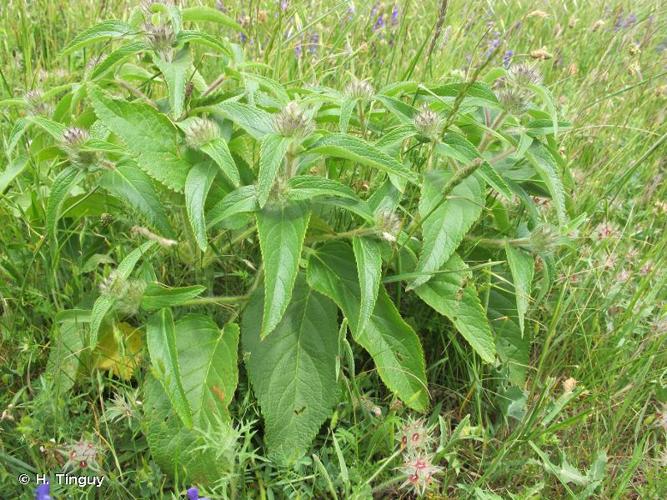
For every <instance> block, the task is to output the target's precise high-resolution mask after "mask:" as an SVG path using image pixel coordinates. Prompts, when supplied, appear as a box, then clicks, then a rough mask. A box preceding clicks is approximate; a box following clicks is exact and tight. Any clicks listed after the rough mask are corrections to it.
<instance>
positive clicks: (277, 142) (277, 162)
mask: <svg viewBox="0 0 667 500" xmlns="http://www.w3.org/2000/svg"><path fill="white" fill-rule="evenodd" d="M289 145H290V139H289V138H287V137H283V136H280V135H276V134H270V135H267V136H265V137H264V138H263V139H262V144H261V146H260V148H259V174H258V175H257V201H258V202H259V206H260V207H263V206H264V204H265V203H266V200H268V199H269V194H271V188H272V187H273V183H274V181H275V179H276V175H277V174H278V170H279V169H280V166H281V165H282V163H283V158H285V153H287V148H288V147H289Z"/></svg>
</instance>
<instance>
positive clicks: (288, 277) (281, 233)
mask: <svg viewBox="0 0 667 500" xmlns="http://www.w3.org/2000/svg"><path fill="white" fill-rule="evenodd" d="M255 216H256V218H257V233H258V235H259V247H260V249H261V251H262V262H263V265H264V290H265V296H264V299H265V304H264V316H263V318H262V328H261V336H262V337H265V336H267V335H268V334H269V333H271V332H272V331H273V329H274V328H275V327H276V325H277V324H278V323H279V322H280V320H281V319H282V317H283V314H284V313H285V310H286V309H287V305H288V304H289V302H290V298H291V296H292V288H293V287H294V282H295V281H296V276H297V271H298V269H299V259H300V258H301V250H302V248H303V240H304V238H305V236H306V230H307V229H308V220H309V219H310V210H308V208H307V207H306V205H304V204H302V203H292V204H289V205H275V206H274V205H267V206H266V207H264V209H263V210H261V211H258V212H257V213H256V214H255Z"/></svg>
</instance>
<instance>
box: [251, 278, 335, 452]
mask: <svg viewBox="0 0 667 500" xmlns="http://www.w3.org/2000/svg"><path fill="white" fill-rule="evenodd" d="M264 302H265V300H264V297H262V293H261V292H259V293H256V294H255V295H254V296H253V298H252V299H251V301H250V303H249V304H248V307H247V309H246V311H245V314H244V315H243V323H242V333H243V350H244V351H245V352H246V353H248V354H247V356H248V357H247V361H246V365H247V369H248V376H249V378H250V382H251V383H252V386H253V390H254V392H255V394H256V396H257V399H258V400H259V404H260V407H261V410H262V415H263V416H264V421H265V439H266V443H267V445H268V447H269V450H270V452H271V454H273V455H274V456H275V457H276V458H278V459H279V460H281V461H285V462H290V461H292V460H294V459H297V458H299V457H300V456H301V455H303V454H304V452H305V451H306V450H307V448H308V446H309V445H310V443H311V441H312V440H313V438H314V437H315V435H316V434H317V431H318V430H319V428H320V426H321V425H322V423H323V422H324V421H325V420H326V419H327V418H328V417H329V416H331V413H332V409H333V406H334V405H335V404H336V402H337V401H338V386H337V384H336V371H335V360H336V355H337V353H338V325H337V321H336V319H337V318H336V306H335V305H334V304H333V302H331V301H330V300H329V299H328V298H326V297H324V296H322V295H320V294H319V293H317V292H315V291H313V290H311V289H310V288H309V287H308V285H307V284H306V283H305V280H304V279H303V277H301V278H299V280H298V281H297V284H296V286H295V288H294V294H293V295H292V300H291V302H290V304H289V307H288V308H287V311H286V313H285V316H284V318H283V319H282V321H281V322H280V323H279V324H278V326H277V327H276V329H275V331H274V332H273V333H272V334H271V335H270V336H269V337H267V338H265V339H263V338H262V335H261V330H260V321H259V318H261V317H263V316H264V315H265V314H264V313H263V312H262V304H263V303H264Z"/></svg>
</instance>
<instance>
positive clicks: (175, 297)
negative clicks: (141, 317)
mask: <svg viewBox="0 0 667 500" xmlns="http://www.w3.org/2000/svg"><path fill="white" fill-rule="evenodd" d="M204 290H206V287H204V286H201V285H193V286H184V287H178V288H170V287H167V286H164V285H160V284H159V283H149V284H148V285H147V286H146V289H145V290H144V295H143V297H142V298H141V307H142V308H144V309H146V310H148V311H155V310H157V309H162V308H163V307H175V306H180V305H181V304H183V303H184V302H187V301H189V300H192V299H194V298H196V297H198V296H199V295H201V294H202V292H203V291H204Z"/></svg>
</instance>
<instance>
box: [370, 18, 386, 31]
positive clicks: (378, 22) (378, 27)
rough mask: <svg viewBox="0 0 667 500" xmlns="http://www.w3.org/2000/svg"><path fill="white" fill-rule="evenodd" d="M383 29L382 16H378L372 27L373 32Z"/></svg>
mask: <svg viewBox="0 0 667 500" xmlns="http://www.w3.org/2000/svg"><path fill="white" fill-rule="evenodd" d="M382 28H384V14H380V15H379V16H378V18H377V20H376V21H375V24H374V25H373V31H378V30H381V29H382Z"/></svg>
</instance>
